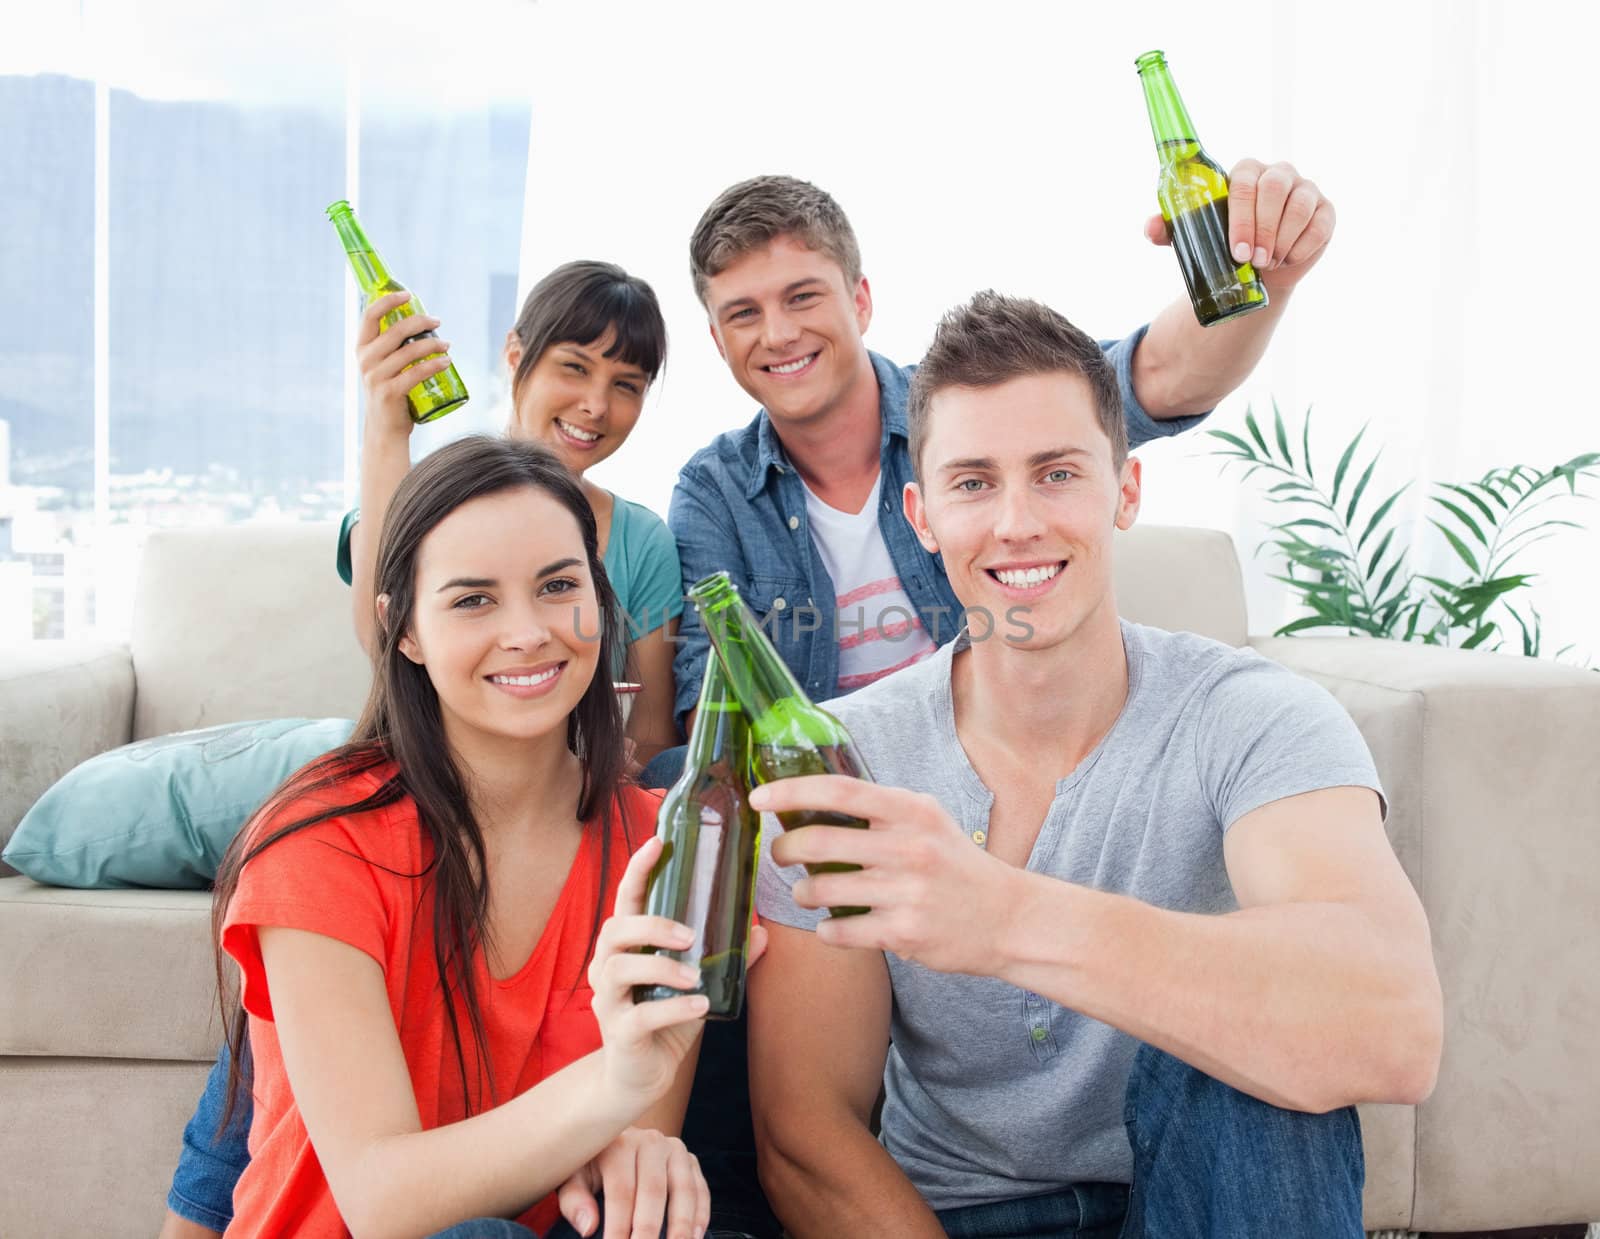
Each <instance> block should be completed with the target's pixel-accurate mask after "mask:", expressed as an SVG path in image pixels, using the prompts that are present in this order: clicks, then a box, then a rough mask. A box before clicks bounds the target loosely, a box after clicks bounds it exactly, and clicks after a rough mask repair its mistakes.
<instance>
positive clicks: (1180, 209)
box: [1134, 52, 1267, 327]
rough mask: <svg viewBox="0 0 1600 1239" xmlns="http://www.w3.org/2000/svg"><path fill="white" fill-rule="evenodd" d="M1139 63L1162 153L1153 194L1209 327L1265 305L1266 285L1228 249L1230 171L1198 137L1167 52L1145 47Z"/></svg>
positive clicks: (1192, 295)
mask: <svg viewBox="0 0 1600 1239" xmlns="http://www.w3.org/2000/svg"><path fill="white" fill-rule="evenodd" d="M1134 63H1135V64H1136V65H1137V66H1138V68H1139V80H1140V81H1141V82H1142V83H1143V84H1144V102H1145V107H1146V108H1147V109H1148V110H1149V112H1150V129H1151V131H1152V132H1153V133H1154V134H1155V139H1156V153H1157V154H1158V155H1159V156H1160V157H1161V175H1160V177H1159V179H1158V180H1157V181H1156V199H1157V201H1159V202H1160V204H1161V218H1162V219H1163V220H1165V221H1166V225H1167V237H1168V238H1169V239H1170V240H1171V241H1172V249H1173V252H1174V253H1176V254H1177V255H1178V266H1179V267H1180V268H1181V269H1182V271H1183V282H1184V283H1185V284H1186V285H1188V287H1189V300H1190V301H1192V302H1193V303H1194V312H1195V317H1196V318H1198V319H1199V320H1200V325H1201V326H1202V327H1209V326H1211V324H1213V323H1220V322H1221V321H1222V320H1223V319H1225V318H1233V317H1234V316H1235V315H1239V314H1249V313H1250V312H1251V311H1252V310H1260V309H1263V308H1265V306H1266V304H1267V290H1266V289H1265V288H1263V287H1262V286H1261V280H1260V278H1259V277H1258V276H1257V275H1256V270H1255V268H1254V267H1252V266H1251V265H1250V264H1249V263H1248V262H1236V261H1234V257H1233V254H1232V253H1231V252H1230V251H1229V249H1228V178H1227V176H1226V174H1225V173H1224V172H1223V171H1222V169H1221V168H1220V167H1218V166H1217V164H1216V161H1215V160H1213V159H1212V158H1211V156H1209V155H1207V154H1206V153H1205V150H1204V148H1202V147H1201V145H1200V139H1199V138H1197V137H1195V133H1194V122H1192V121H1191V120H1190V119H1189V113H1188V111H1187V110H1186V109H1185V108H1184V106H1183V99H1182V98H1181V97H1180V96H1179V95H1178V88H1177V86H1176V85H1175V84H1174V83H1173V81H1172V73H1171V72H1170V71H1169V70H1168V68H1167V58H1166V56H1165V55H1164V54H1163V53H1161V52H1146V53H1145V54H1144V55H1143V56H1140V57H1139V59H1138V60H1136V61H1135V62H1134Z"/></svg>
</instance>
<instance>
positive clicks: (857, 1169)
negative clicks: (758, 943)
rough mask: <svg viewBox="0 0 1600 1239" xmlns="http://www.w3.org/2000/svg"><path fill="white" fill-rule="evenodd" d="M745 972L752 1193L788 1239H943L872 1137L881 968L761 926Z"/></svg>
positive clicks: (873, 955) (807, 937)
mask: <svg viewBox="0 0 1600 1239" xmlns="http://www.w3.org/2000/svg"><path fill="white" fill-rule="evenodd" d="M767 929H768V933H769V935H770V937H769V939H768V943H769V945H768V947H767V957H766V958H765V959H764V960H763V961H762V964H761V967H759V968H756V969H753V970H752V971H751V973H750V1104H751V1110H752V1112H753V1114H754V1118H755V1131H756V1148H757V1151H758V1153H759V1164H760V1166H761V1186H762V1188H763V1189H765V1191H766V1193H767V1199H768V1200H769V1201H770V1202H771V1203H772V1208H773V1211H774V1212H775V1213H777V1215H778V1219H779V1220H780V1221H781V1222H782V1223H783V1225H784V1229H785V1230H786V1231H787V1232H788V1233H789V1234H790V1235H791V1236H793V1237H794V1239H809V1237H810V1236H814V1235H815V1236H828V1237H829V1239H832V1237H833V1236H836V1235H873V1236H878V1237H882V1239H900V1237H902V1236H903V1237H904V1239H924V1237H925V1239H944V1230H943V1228H941V1227H940V1225H939V1222H938V1220H937V1219H936V1218H935V1217H934V1215H933V1213H932V1211H931V1210H930V1209H929V1208H928V1206H927V1205H926V1204H924V1203H923V1200H922V1197H921V1196H920V1195H919V1194H918V1193H917V1189H916V1188H914V1187H913V1186H912V1185H911V1181H910V1180H909V1179H907V1178H906V1176H905V1174H904V1172H903V1171H901V1169H900V1167H899V1166H897V1165H896V1164H895V1161H894V1159H893V1158H892V1157H890V1156H889V1154H888V1152H887V1151H885V1149H884V1148H883V1146H882V1145H881V1144H879V1143H878V1141H877V1140H876V1139H875V1138H874V1137H873V1135H872V1128H871V1122H872V1108H873V1105H874V1103H875V1102H876V1101H877V1099H878V1093H879V1090H880V1089H881V1087H882V1083H883V1066H884V1060H885V1058H886V1056H887V1053H888V1049H889V1010H890V1002H891V995H890V988H889V969H888V965H887V964H886V963H885V962H884V958H883V956H882V954H881V953H879V952H877V951H842V950H839V949H838V948H837V947H830V946H826V945H824V944H823V943H821V942H818V941H817V937H816V935H815V934H813V933H810V932H808V931H806V930H803V929H793V928H790V927H789V926H786V925H777V924H773V923H772V922H771V921H768V922H767Z"/></svg>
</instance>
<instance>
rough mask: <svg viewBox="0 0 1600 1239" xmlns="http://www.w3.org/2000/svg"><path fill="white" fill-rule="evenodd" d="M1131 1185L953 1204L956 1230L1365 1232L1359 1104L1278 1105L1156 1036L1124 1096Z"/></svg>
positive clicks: (1143, 1050)
mask: <svg viewBox="0 0 1600 1239" xmlns="http://www.w3.org/2000/svg"><path fill="white" fill-rule="evenodd" d="M1123 1121H1124V1123H1125V1125H1126V1127H1127V1129H1128V1140H1129V1143H1131V1144H1132V1146H1133V1186H1132V1187H1131V1188H1130V1187H1127V1186H1124V1185H1122V1184H1117V1183H1084V1184H1078V1185H1076V1186H1074V1187H1071V1188H1068V1189H1067V1190H1066V1191H1062V1192H1053V1193H1051V1194H1049V1195H1046V1196H1031V1197H1023V1198H1019V1199H1014V1200H1003V1201H997V1202H994V1203H992V1204H983V1205H972V1206H969V1207H967V1208H964V1209H946V1210H944V1211H942V1212H941V1213H940V1214H939V1221H940V1223H941V1224H942V1225H943V1226H944V1228H945V1233H946V1234H948V1235H949V1236H950V1237H951V1239H1362V1235H1363V1231H1362V1229H1361V1188H1362V1185H1363V1183H1364V1181H1365V1178H1366V1171H1365V1163H1364V1161H1363V1158H1362V1152H1361V1124H1360V1122H1359V1121H1358V1120H1357V1118H1356V1112H1355V1109H1354V1108H1353V1107H1347V1108H1345V1109H1343V1110H1334V1111H1331V1112H1330V1113H1328V1114H1302V1113H1300V1112H1298V1111H1294V1110H1281V1109H1279V1108H1278V1107H1276V1106H1273V1105H1269V1104H1267V1103H1266V1102H1264V1101H1258V1100H1257V1099H1256V1098H1254V1097H1250V1096H1247V1095H1246V1094H1244V1093H1241V1092H1239V1090H1238V1089H1235V1088H1230V1087H1229V1086H1228V1085H1226V1084H1223V1083H1222V1082H1221V1081H1219V1080H1214V1079H1212V1078H1211V1077H1210V1076H1208V1075H1206V1074H1205V1073H1204V1072H1201V1071H1198V1070H1196V1069H1195V1068H1193V1067H1191V1066H1189V1065H1188V1064H1187V1063H1184V1062H1181V1061H1179V1060H1178V1059H1176V1058H1173V1057H1172V1055H1170V1054H1166V1053H1164V1052H1162V1051H1161V1050H1157V1049H1155V1048H1153V1047H1151V1046H1148V1045H1144V1046H1140V1047H1139V1053H1138V1054H1137V1056H1135V1058H1134V1063H1133V1070H1132V1072H1131V1073H1130V1074H1129V1076H1128V1089H1127V1094H1126V1098H1125V1101H1124V1107H1123Z"/></svg>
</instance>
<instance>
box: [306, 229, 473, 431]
mask: <svg viewBox="0 0 1600 1239" xmlns="http://www.w3.org/2000/svg"><path fill="white" fill-rule="evenodd" d="M328 218H329V219H330V220H332V221H333V227H334V230H335V231H336V232H338V234H339V240H340V241H342V242H343V243H344V256H345V257H346V258H348V259H349V260H350V270H351V271H353V272H355V277H356V283H357V284H359V285H360V286H361V292H362V294H363V295H364V296H365V297H366V304H367V305H371V304H372V303H373V302H374V301H376V300H377V299H378V298H379V297H383V296H387V295H388V294H389V293H398V292H404V291H405V285H404V284H402V283H400V281H398V280H396V279H395V278H394V276H392V275H390V274H389V269H388V267H386V266H384V262H383V259H382V258H381V257H380V256H379V254H378V251H377V250H376V249H374V248H373V245H372V242H371V241H369V240H367V234H366V232H365V231H364V230H363V229H362V227H361V221H359V220H358V219H356V213H355V211H354V210H352V209H351V207H350V204H349V203H348V202H346V201H344V199H342V198H341V199H340V200H339V201H338V202H335V203H334V204H333V205H332V206H330V207H329V208H328ZM422 312H423V310H422V302H420V301H419V300H417V298H416V297H415V296H413V297H412V298H411V300H410V301H409V302H408V303H407V304H405V305H403V306H401V307H400V308H399V309H397V310H392V311H390V312H389V313H388V314H385V315H384V316H383V328H382V329H383V330H384V331H388V330H389V328H391V327H393V326H394V325H395V324H396V323H398V322H399V321H400V320H401V319H402V318H410V317H411V316H412V315H413V314H421V313H422ZM417 334H418V335H419V336H423V337H425V336H433V337H435V338H437V337H438V335H439V333H438V332H437V331H423V332H418V333H417ZM438 355H439V354H437V353H435V354H433V356H434V357H437V356H438ZM423 360H428V359H427V358H424V359H423ZM415 364H416V363H415V362H413V363H412V365H415ZM407 368H408V369H409V368H410V367H407ZM466 402H467V385H466V384H465V383H463V382H462V381H461V376H460V375H459V374H458V373H456V367H455V363H454V362H451V363H450V364H449V365H448V366H446V367H445V368H444V369H443V370H441V371H439V373H437V374H432V375H429V376H428V377H427V378H425V379H423V380H422V382H420V383H418V384H417V385H416V386H415V387H413V388H412V389H411V390H410V391H408V392H407V393H406V403H407V404H408V405H410V406H411V420H412V421H413V422H417V423H419V424H420V423H422V422H431V421H433V420H434V419H436V418H440V417H443V416H444V415H445V414H446V413H450V412H453V411H454V410H456V409H459V408H460V407H461V406H462V405H464V404H466Z"/></svg>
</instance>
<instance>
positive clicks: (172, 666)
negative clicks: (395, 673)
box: [130, 523, 369, 740]
mask: <svg viewBox="0 0 1600 1239" xmlns="http://www.w3.org/2000/svg"><path fill="white" fill-rule="evenodd" d="M337 537H338V527H337V526H335V525H332V524H326V523H318V524H304V525H282V526H262V525H235V526H229V527H225V528H220V529H172V530H161V531H159V532H156V533H152V534H151V535H150V537H149V539H148V540H147V541H146V542H145V547H144V557H143V560H142V561H141V563H140V565H139V577H138V586H137V589H136V593H135V597H134V608H133V634H132V638H131V641H130V644H131V646H132V650H133V672H134V705H133V737H134V739H136V740H139V739H143V738H144V737H146V736H161V735H166V734H168V733H169V732H174V731H186V730H188V729H189V728H192V727H210V726H212V725H213V724H216V723H233V722H239V721H241V720H245V719H258V718H300V717H303V718H354V717H355V716H356V715H357V714H358V713H360V711H361V705H362V703H363V702H364V701H365V700H366V695H367V682H368V678H369V671H368V664H367V658H366V655H365V654H364V653H363V652H362V650H361V646H360V644H359V643H358V642H357V641H356V637H355V628H354V625H353V624H352V623H351V618H350V616H351V611H350V590H349V589H348V588H347V587H346V586H345V584H344V583H343V582H342V581H340V580H339V577H338V574H337V573H335V571H334V566H333V557H334V547H335V544H336V541H337Z"/></svg>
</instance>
